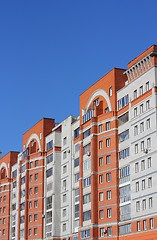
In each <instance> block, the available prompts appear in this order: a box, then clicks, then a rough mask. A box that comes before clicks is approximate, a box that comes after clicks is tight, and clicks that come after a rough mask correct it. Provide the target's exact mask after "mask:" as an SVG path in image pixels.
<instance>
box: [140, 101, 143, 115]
mask: <svg viewBox="0 0 157 240" xmlns="http://www.w3.org/2000/svg"><path fill="white" fill-rule="evenodd" d="M140 113H143V103H142V104H141V105H140Z"/></svg>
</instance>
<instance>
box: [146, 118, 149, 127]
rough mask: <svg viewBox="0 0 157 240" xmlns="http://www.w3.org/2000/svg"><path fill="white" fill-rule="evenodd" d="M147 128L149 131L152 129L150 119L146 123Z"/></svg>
mask: <svg viewBox="0 0 157 240" xmlns="http://www.w3.org/2000/svg"><path fill="white" fill-rule="evenodd" d="M146 126H147V129H149V128H150V118H148V119H147V121H146Z"/></svg>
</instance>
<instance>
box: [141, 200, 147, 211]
mask: <svg viewBox="0 0 157 240" xmlns="http://www.w3.org/2000/svg"><path fill="white" fill-rule="evenodd" d="M142 210H146V199H143V200H142Z"/></svg>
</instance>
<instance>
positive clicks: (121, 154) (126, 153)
mask: <svg viewBox="0 0 157 240" xmlns="http://www.w3.org/2000/svg"><path fill="white" fill-rule="evenodd" d="M129 155H130V151H129V148H126V149H124V150H122V151H120V152H119V160H120V159H125V158H127V157H129Z"/></svg>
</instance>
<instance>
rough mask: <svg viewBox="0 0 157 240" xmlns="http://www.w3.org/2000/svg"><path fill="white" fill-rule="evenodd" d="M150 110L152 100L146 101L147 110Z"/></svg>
mask: <svg viewBox="0 0 157 240" xmlns="http://www.w3.org/2000/svg"><path fill="white" fill-rule="evenodd" d="M148 109H150V100H147V101H146V110H148Z"/></svg>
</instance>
